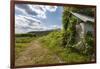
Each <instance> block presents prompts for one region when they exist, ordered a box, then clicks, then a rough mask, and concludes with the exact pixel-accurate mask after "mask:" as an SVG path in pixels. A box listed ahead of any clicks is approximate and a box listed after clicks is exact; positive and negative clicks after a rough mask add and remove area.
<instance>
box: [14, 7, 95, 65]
mask: <svg viewBox="0 0 100 69" xmlns="http://www.w3.org/2000/svg"><path fill="white" fill-rule="evenodd" d="M71 11H74V12H78V13H82V14H86V15H89V16H93V14H94V13H93V12H94V10H93V9H91V8H83V9H81V7H77V8H74V7H64V11H63V16H62V19H63V20H62V24H63V29H62V30H61V31H57V30H53V31H50V32H49V33H47V34H46V32H38V33H37V32H35V34H36V33H37V34H39V35H34V34H16V37H15V39H16V41H15V43H16V58H17V57H18V56H19V53H20V52H22V51H24V50H25V49H26V48H27V47H28V46H29V44H30V42H31V41H33V40H35V39H37V40H38V42H39V43H40V44H39V45H41V46H42V47H43V48H46V49H48V50H50V52H52V53H54V54H55V55H57V57H59V58H60V59H61V60H62V61H64V62H65V63H80V62H81V63H82V62H90V61H91V60H92V58H93V55H94V51H95V50H94V44H93V42H94V41H93V40H94V39H93V37H94V36H93V34H92V32H91V31H88V32H87V33H86V35H85V37H84V38H81V37H80V39H79V40H77V39H76V38H78V33H77V31H76V27H75V26H76V24H78V21H77V18H76V17H75V16H73V15H72V14H71V13H70V12H71ZM83 11H84V12H83ZM40 33H41V34H42V33H43V35H41V34H40ZM44 34H45V35H44ZM40 35H41V36H40ZM36 49H37V48H36ZM40 49H41V50H42V48H40ZM40 49H39V51H40ZM36 51H37V50H36ZM33 54H34V53H33ZM50 57H51V56H50ZM45 60H46V59H45ZM41 61H42V60H41ZM46 62H48V61H47V60H46ZM44 63H45V62H44Z"/></svg>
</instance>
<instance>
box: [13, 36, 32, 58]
mask: <svg viewBox="0 0 100 69" xmlns="http://www.w3.org/2000/svg"><path fill="white" fill-rule="evenodd" d="M33 39H34V37H15V53H16V58H18V56H19V54H20V53H21V52H22V51H24V50H25V49H26V48H27V47H28V46H29V44H30V42H31V41H32V40H33Z"/></svg>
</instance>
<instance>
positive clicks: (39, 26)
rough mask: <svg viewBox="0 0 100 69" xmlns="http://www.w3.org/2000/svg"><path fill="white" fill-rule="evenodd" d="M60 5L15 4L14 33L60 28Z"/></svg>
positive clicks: (61, 9)
mask: <svg viewBox="0 0 100 69" xmlns="http://www.w3.org/2000/svg"><path fill="white" fill-rule="evenodd" d="M62 12H63V7H62V6H51V5H35V4H16V5H15V33H27V32H31V31H45V30H52V29H57V28H60V29H61V28H62Z"/></svg>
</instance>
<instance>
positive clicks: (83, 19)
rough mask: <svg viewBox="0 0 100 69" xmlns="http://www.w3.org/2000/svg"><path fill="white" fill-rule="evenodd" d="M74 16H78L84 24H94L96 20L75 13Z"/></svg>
mask: <svg viewBox="0 0 100 69" xmlns="http://www.w3.org/2000/svg"><path fill="white" fill-rule="evenodd" d="M71 13H72V14H73V15H74V16H76V17H77V18H79V19H81V20H82V21H84V22H87V21H91V22H94V18H93V17H90V16H86V15H83V14H80V13H75V12H71Z"/></svg>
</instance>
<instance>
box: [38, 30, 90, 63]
mask: <svg viewBox="0 0 100 69" xmlns="http://www.w3.org/2000/svg"><path fill="white" fill-rule="evenodd" d="M39 40H40V41H41V43H42V46H43V47H45V48H48V49H49V50H50V51H51V52H53V53H55V54H56V55H57V56H58V57H60V58H61V59H62V60H63V61H64V62H66V63H76V62H88V61H89V56H87V55H83V54H80V53H79V51H77V50H76V49H74V48H71V47H67V48H64V47H63V46H62V32H56V31H54V32H52V33H50V34H49V35H47V36H44V37H41V38H39Z"/></svg>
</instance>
